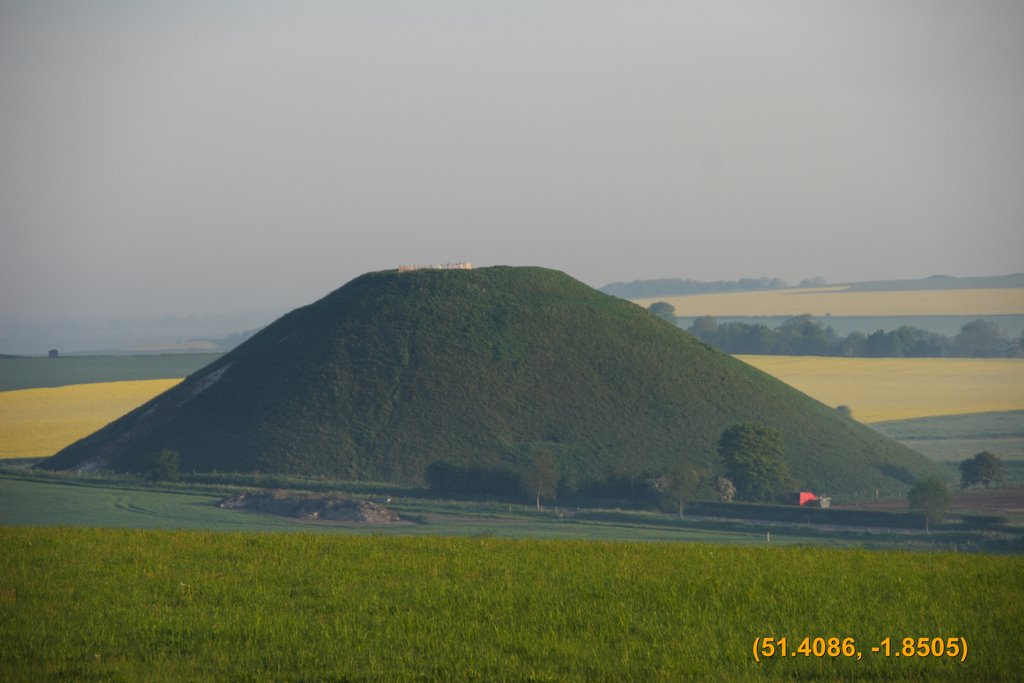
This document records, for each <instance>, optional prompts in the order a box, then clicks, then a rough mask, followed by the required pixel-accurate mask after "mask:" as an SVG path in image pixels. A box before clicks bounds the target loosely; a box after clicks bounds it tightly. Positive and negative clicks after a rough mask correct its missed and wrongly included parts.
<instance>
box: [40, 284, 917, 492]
mask: <svg viewBox="0 0 1024 683" xmlns="http://www.w3.org/2000/svg"><path fill="white" fill-rule="evenodd" d="M743 422H757V423H764V424H767V425H771V426H774V427H777V428H779V429H780V430H781V431H782V433H783V436H784V439H785V445H786V453H785V458H786V460H787V461H788V464H789V469H790V471H791V473H792V475H793V476H794V478H795V480H796V481H795V483H798V484H801V485H803V486H807V487H810V488H813V489H815V490H818V491H823V492H830V493H843V492H847V493H852V492H866V491H874V489H876V488H882V489H883V490H886V491H893V490H900V489H905V488H907V487H908V486H909V485H912V484H913V482H914V481H915V480H916V479H917V478H919V477H922V476H925V475H929V474H933V473H935V466H934V465H933V464H932V463H931V462H929V461H928V460H926V459H925V458H924V457H923V456H921V455H919V454H918V453H916V452H915V451H912V450H910V449H907V448H905V447H903V446H901V445H900V444H897V443H896V442H894V441H891V440H889V439H887V438H885V437H882V436H881V435H879V434H877V433H876V432H874V431H872V430H870V429H868V428H866V427H864V426H862V425H860V424H859V423H857V422H855V421H854V420H851V419H849V418H847V417H844V416H843V415H840V414H839V413H837V412H836V411H835V410H834V409H833V408H831V407H828V406H825V405H823V404H821V403H818V402H817V401H815V400H813V399H811V398H809V397H807V396H805V395H804V394H801V393H799V392H797V391H796V390H794V389H792V388H790V387H788V386H786V385H785V384H782V383H781V382H779V381H777V380H775V379H773V378H772V377H770V376H768V375H766V374H764V373H762V372H760V371H758V370H756V369H754V368H752V367H750V366H748V365H746V364H744V363H742V362H740V361H738V360H735V359H733V358H731V357H730V356H728V355H726V354H723V353H720V352H718V351H716V350H714V349H712V348H711V347H709V346H708V345H706V344H704V343H702V342H700V341H699V340H697V339H696V338H695V337H692V336H690V335H689V334H687V333H686V332H683V331H682V330H680V329H678V328H676V327H674V326H672V325H671V324H669V323H667V322H665V321H663V320H661V319H659V318H657V317H655V316H653V315H651V314H649V313H647V312H646V311H645V310H644V309H642V308H640V307H639V306H637V305H635V304H632V303H629V302H627V301H624V300H621V299H617V298H615V297H612V296H609V295H606V294H602V293H600V292H598V291H596V290H594V289H592V288H590V287H588V286H586V285H584V284H583V283H581V282H578V281H577V280H574V279H573V278H571V277H569V276H567V275H565V274H564V273H561V272H558V271H553V270H547V269H542V268H526V267H524V268H520V267H493V268H481V269H476V270H418V271H413V272H402V273H400V272H397V271H382V272H375V273H368V274H366V275H363V276H361V277H358V278H356V279H355V280H352V281H351V282H349V283H348V284H346V285H345V286H343V287H341V288H340V289H338V290H336V291H334V292H332V293H331V294H328V295H327V296H325V297H324V298H322V299H320V300H319V301H316V302H315V303H312V304H310V305H308V306H305V307H302V308H299V309H296V310H294V311H292V312H291V313H288V314H287V315H285V316H283V317H282V318H280V319H279V320H277V321H276V322H274V323H273V324H271V325H270V326H268V327H267V328H265V329H264V330H262V331H261V332H260V333H258V334H256V335H255V336H253V337H252V338H250V339H249V340H248V341H246V342H245V343H243V344H242V345H241V346H239V347H237V348H236V349H235V350H234V351H232V352H231V353H228V354H226V355H224V356H222V357H220V358H219V359H217V360H216V361H215V362H213V363H211V364H210V365H208V366H207V367H205V368H203V369H201V370H199V371H197V372H196V373H194V374H192V375H191V376H189V377H188V378H186V379H185V380H184V381H183V382H182V383H181V384H179V385H178V386H176V387H174V388H173V389H171V390H169V391H167V392H166V393H164V394H162V395H160V396H158V397H157V398H155V399H153V400H152V401H150V402H148V403H146V404H144V405H143V406H141V407H139V408H138V409H136V410H134V411H132V412H131V413H129V414H127V415H125V416H124V417H122V418H120V419H118V420H117V421H115V422H113V423H111V424H110V425H108V426H107V427H105V428H104V429H102V430H100V431H98V432H96V433H94V434H92V435H91V436H88V437H86V438H84V439H82V440H80V441H78V442H76V443H74V444H72V445H71V446H68V447H67V448H65V449H64V450H62V451H61V452H59V453H58V454H56V455H55V456H53V457H52V458H50V459H48V460H47V461H45V462H44V463H43V464H42V466H43V467H47V468H52V469H79V470H94V469H112V470H117V471H142V469H143V468H142V465H141V463H143V462H144V461H145V459H146V458H147V457H151V456H152V454H153V453H156V452H159V451H161V450H163V449H172V450H175V451H177V452H179V453H180V458H181V460H180V469H181V470H182V471H184V472H188V471H213V470H216V471H220V472H255V471H260V472H265V473H270V472H280V473H289V474H300V475H311V476H317V475H327V476H331V477H337V478H343V479H349V480H367V481H379V482H391V483H395V484H419V483H422V482H423V481H424V477H425V473H426V471H427V468H428V467H429V466H430V465H431V464H432V463H435V462H445V463H451V464H454V465H459V466H463V467H470V468H493V469H495V470H501V471H508V472H522V471H524V469H525V468H527V467H528V464H529V463H530V462H531V461H532V460H533V459H534V458H535V457H536V455H537V453H539V452H546V453H547V454H548V456H547V458H548V459H549V460H551V461H553V462H554V465H555V467H557V469H558V472H559V473H560V475H561V476H563V477H566V480H568V481H574V482H579V483H581V484H582V483H584V482H587V481H600V480H602V479H604V478H606V477H608V476H609V475H611V474H613V473H623V472H626V471H633V472H653V473H657V472H664V471H668V470H669V469H671V468H672V467H674V466H676V465H677V464H678V462H679V461H680V460H684V461H686V462H687V463H690V464H692V465H693V466H694V467H706V466H713V465H714V464H715V463H716V461H717V456H716V445H717V442H718V439H719V436H720V435H721V433H722V431H723V430H724V429H725V428H727V427H729V426H730V425H732V424H736V423H743Z"/></svg>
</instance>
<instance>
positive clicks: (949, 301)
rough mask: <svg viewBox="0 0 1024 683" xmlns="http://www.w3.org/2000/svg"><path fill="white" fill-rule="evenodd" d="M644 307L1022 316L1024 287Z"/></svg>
mask: <svg viewBox="0 0 1024 683" xmlns="http://www.w3.org/2000/svg"><path fill="white" fill-rule="evenodd" d="M633 301H634V302H635V303H637V304H639V305H641V306H643V307H644V308H646V307H647V306H650V305H651V304H652V303H654V302H655V301H666V302H668V303H670V304H672V305H673V306H675V307H676V315H680V316H690V317H692V316H701V315H712V316H779V315H784V316H792V315H803V314H804V313H809V314H811V315H815V316H827V315H835V316H903V315H905V316H911V315H943V316H945V315H976V316H987V315H1019V314H1022V313H1024V289H1022V288H1004V289H950V290H935V291H928V290H919V291H914V290H911V291H899V292H852V291H841V289H840V288H835V287H826V288H816V289H780V290H770V291H758V292H726V293H721V294H692V295H687V296H664V297H646V298H642V299H633Z"/></svg>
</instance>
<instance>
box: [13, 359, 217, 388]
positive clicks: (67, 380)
mask: <svg viewBox="0 0 1024 683" xmlns="http://www.w3.org/2000/svg"><path fill="white" fill-rule="evenodd" d="M220 356H221V354H219V353H181V354H166V355H154V356H68V357H61V358H0V391H14V390H17V389H36V388H42V387H62V386H67V385H69V384H91V383H93V382H119V381H128V380H138V379H173V378H176V377H185V376H186V375H190V374H192V373H193V372H195V371H196V370H198V369H199V368H201V367H203V366H204V365H207V364H209V363H212V362H213V361H214V360H216V359H217V358H219V357H220Z"/></svg>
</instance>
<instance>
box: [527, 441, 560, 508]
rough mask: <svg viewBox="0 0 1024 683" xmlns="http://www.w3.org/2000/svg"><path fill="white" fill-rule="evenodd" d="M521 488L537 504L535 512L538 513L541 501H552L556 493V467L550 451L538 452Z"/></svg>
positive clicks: (557, 479) (557, 477)
mask: <svg viewBox="0 0 1024 683" xmlns="http://www.w3.org/2000/svg"><path fill="white" fill-rule="evenodd" d="M522 481H523V488H524V489H526V490H527V491H528V492H529V493H530V495H531V496H532V497H533V498H534V499H535V500H536V502H537V511H538V512H540V510H541V509H542V508H541V505H540V503H541V500H542V499H548V500H550V499H553V498H554V497H555V495H557V493H558V481H559V475H558V467H557V466H556V465H555V459H554V458H553V457H552V456H551V451H549V450H547V449H543V450H540V451H538V452H537V453H536V454H535V455H534V456H533V459H532V460H531V461H530V465H529V467H528V468H527V470H526V473H525V474H524V475H523V479H522Z"/></svg>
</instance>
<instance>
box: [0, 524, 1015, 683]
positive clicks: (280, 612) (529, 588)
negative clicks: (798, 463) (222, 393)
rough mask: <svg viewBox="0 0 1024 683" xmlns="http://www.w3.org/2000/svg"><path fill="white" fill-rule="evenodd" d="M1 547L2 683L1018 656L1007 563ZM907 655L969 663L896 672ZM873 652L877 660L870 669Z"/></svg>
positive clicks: (608, 674) (515, 551)
mask: <svg viewBox="0 0 1024 683" xmlns="http://www.w3.org/2000/svg"><path fill="white" fill-rule="evenodd" d="M0 544H2V547H3V548H4V550H5V552H4V553H3V554H2V555H0V638H2V640H3V642H4V647H3V648H2V649H0V678H3V679H4V680H8V681H45V680H114V681H182V680H192V681H201V680H253V681H271V680H273V681H279V680H332V681H342V680H368V681H378V680H379V681H412V680H415V681H452V680H460V681H474V680H478V681H501V680H516V681H520V680H536V681H544V680H565V681H595V680H604V681H628V680H636V681H641V680H642V681H679V680H727V681H734V680H751V679H775V680H786V679H789V680H809V679H813V680H821V679H828V680H867V679H873V680H879V679H887V680H908V679H915V680H978V681H981V680H984V681H996V680H1018V676H1019V673H1020V665H1021V654H1020V653H1021V651H1022V649H1024V628H1022V623H1024V620H1022V617H1024V614H1022V605H1024V561H1022V560H1021V558H1018V557H978V556H969V555H958V554H951V553H938V554H936V553H895V552H894V553H870V552H864V551H832V550H825V549H811V548H789V549H786V548H773V549H764V548H749V547H748V548H742V547H728V546H710V545H703V544H676V543H658V544H652V543H648V544H637V543H615V544H608V543H592V542H580V541H537V540H503V539H495V538H484V537H478V538H439V537H429V538H408V537H400V538H387V537H356V536H335V535H315V534H259V535H253V534H231V533H214V532H184V531H179V532H168V531H138V530H102V529H33V528H6V527H4V528H0ZM765 637H772V638H783V637H784V638H787V640H788V643H789V645H788V648H789V649H790V650H791V651H793V650H796V649H797V648H798V647H799V643H800V642H801V640H802V639H803V638H810V639H812V642H813V639H814V638H822V639H828V638H835V639H837V640H836V641H834V642H835V643H836V646H835V648H834V649H835V650H836V651H839V645H838V643H839V642H841V641H840V640H839V639H845V638H852V639H854V640H853V641H848V642H849V643H850V645H851V649H850V651H851V653H855V652H859V653H860V658H859V659H858V658H857V656H856V654H852V656H850V657H844V656H842V655H839V656H835V657H832V656H828V655H827V654H825V655H824V656H820V657H819V656H814V655H810V656H805V655H803V654H799V655H797V656H789V657H786V658H780V657H778V656H776V657H774V658H767V659H763V661H761V662H760V663H758V662H756V661H754V651H755V647H754V642H755V638H765ZM905 637H909V638H915V639H916V638H927V639H929V642H931V639H932V638H942V639H944V641H943V643H944V644H945V643H946V642H948V639H951V638H957V639H962V640H963V641H966V643H967V656H966V659H965V660H964V661H960V660H959V657H957V658H953V657H949V656H926V657H918V656H901V657H896V656H894V654H895V652H897V651H902V648H903V644H902V639H903V638H905ZM885 638H890V639H891V641H890V642H891V644H892V645H891V653H892V655H893V656H889V657H886V656H884V654H883V652H877V653H873V652H872V651H871V648H872V647H876V648H884V646H883V645H882V642H883V640H884V639H885ZM825 642H827V641H822V645H823V646H824V644H825ZM915 644H916V641H915ZM824 649H825V648H824V647H822V648H821V650H823V651H824ZM960 649H962V647H961V648H960ZM913 650H914V648H911V651H913ZM764 651H765V650H760V649H759V652H764Z"/></svg>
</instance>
